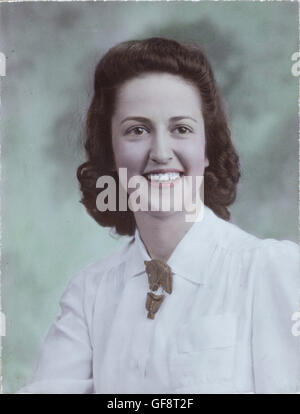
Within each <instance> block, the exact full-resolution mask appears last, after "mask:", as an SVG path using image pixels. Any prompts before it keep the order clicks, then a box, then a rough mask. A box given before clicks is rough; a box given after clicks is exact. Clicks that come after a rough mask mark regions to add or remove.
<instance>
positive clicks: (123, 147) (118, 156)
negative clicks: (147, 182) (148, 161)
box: [113, 140, 142, 177]
mask: <svg viewBox="0 0 300 414" xmlns="http://www.w3.org/2000/svg"><path fill="white" fill-rule="evenodd" d="M113 151H114V157H115V163H116V167H117V169H118V168H127V173H128V176H129V177H131V176H132V175H138V174H139V172H140V170H141V165H142V156H141V154H138V153H139V152H140V151H137V148H136V146H135V145H134V144H132V143H128V142H120V141H119V140H116V141H113Z"/></svg>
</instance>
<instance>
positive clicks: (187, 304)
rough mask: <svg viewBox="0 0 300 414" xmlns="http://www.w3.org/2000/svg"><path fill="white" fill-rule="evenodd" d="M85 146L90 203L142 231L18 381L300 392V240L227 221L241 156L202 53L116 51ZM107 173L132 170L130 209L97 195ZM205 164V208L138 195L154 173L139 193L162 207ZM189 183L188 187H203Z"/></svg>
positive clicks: (159, 46)
mask: <svg viewBox="0 0 300 414" xmlns="http://www.w3.org/2000/svg"><path fill="white" fill-rule="evenodd" d="M85 148H86V153H87V162H85V163H84V164H83V165H81V166H80V167H79V168H78V172H77V175H78V179H79V182H80V185H81V191H82V195H83V197H82V202H83V204H84V205H85V207H86V209H87V211H88V213H89V214H90V215H91V216H92V217H93V218H94V219H95V220H96V221H97V222H98V223H99V224H100V225H102V226H107V227H111V228H113V229H115V231H116V232H117V233H118V234H120V235H128V236H130V239H129V240H128V242H127V243H125V245H124V246H122V247H121V248H119V249H118V250H117V251H116V252H115V253H114V254H113V255H110V256H109V257H107V258H105V259H102V260H101V261H99V262H97V263H94V264H92V265H90V266H88V267H87V268H86V269H84V270H83V271H81V272H79V273H78V275H76V276H75V277H74V278H73V279H72V280H71V281H70V283H69V285H68V287H67V288H66V290H65V292H64V294H63V296H62V299H61V314H60V316H59V317H58V318H57V320H56V321H55V322H54V323H53V325H52V326H51V328H50V330H49V332H48V334H47V337H46V339H45V342H44V345H43V348H42V352H41V355H40V359H39V363H38V367H37V369H36V372H35V375H34V378H33V380H32V383H31V384H30V385H28V386H27V387H25V388H23V389H22V390H20V391H19V392H29V393H248V392H249V393H294V392H297V391H300V387H299V372H300V371H299V368H300V366H299V363H300V361H299V350H300V347H299V337H297V336H295V335H293V334H292V323H293V322H292V315H293V313H295V312H296V311H297V310H298V305H299V303H298V300H299V287H300V286H299V285H300V283H299V255H298V248H297V245H296V244H294V243H292V242H290V241H277V240H273V239H265V240H262V239H259V238H257V237H254V236H252V235H250V234H248V233H246V232H244V231H243V230H241V229H239V228H238V227H236V226H235V225H233V224H231V223H230V221H229V220H230V213H229V211H228V206H229V205H230V204H232V203H233V201H234V200H235V196H236V186H237V183H238V180H239V176H240V173H239V160H238V156H237V154H236V152H235V149H234V147H233V145H232V142H231V138H230V131H229V128H228V125H227V121H226V117H225V115H224V112H223V109H222V105H221V100H220V96H219V93H218V90H217V86H216V82H215V79H214V76H213V73H212V70H211V67H210V65H209V63H208V61H207V58H206V57H205V55H204V54H203V52H202V51H201V50H200V49H199V48H198V47H196V46H192V45H187V44H181V43H178V42H176V41H173V40H168V39H163V38H151V39H145V40H141V41H129V42H124V43H121V44H119V45H117V46H115V47H114V48H112V49H111V50H109V51H108V52H107V53H106V55H105V56H104V57H102V59H101V60H100V62H99V64H98V65H97V68H96V73H95V83H94V97H93V100H92V103H91V106H90V108H89V111H88V116H87V138H86V144H85ZM122 169H123V170H122ZM121 171H126V174H127V177H126V178H125V179H122V180H121V178H120V172H121ZM103 176H106V177H107V176H109V177H111V178H113V181H114V182H115V183H116V185H117V186H118V185H119V181H121V187H122V188H123V190H124V189H126V197H125V201H126V204H127V206H126V207H127V208H126V209H124V208H122V209H121V208H120V205H121V199H120V197H119V195H118V194H119V193H118V192H117V193H116V197H117V208H116V209H115V210H116V211H114V209H113V208H112V209H110V210H107V211H101V208H100V209H99V208H98V207H99V205H98V203H97V200H98V201H99V198H98V197H99V194H100V195H101V191H106V190H104V189H102V190H101V188H100V187H101V186H99V182H98V181H97V180H98V178H99V177H103ZM201 176H204V208H203V209H202V210H201V211H200V210H198V212H197V215H196V217H197V220H194V221H189V220H187V219H186V213H187V212H186V210H185V209H184V208H183V209H181V210H176V209H175V208H174V205H173V204H172V205H171V206H170V208H169V210H167V211H163V210H162V209H161V208H158V209H156V210H155V209H152V208H148V209H141V210H138V211H132V210H133V209H130V208H129V207H130V203H129V200H130V196H131V195H132V194H133V192H134V189H133V188H132V187H130V186H129V185H128V184H129V182H130V180H131V179H132V178H134V177H140V178H141V177H143V178H144V182H145V183H146V187H144V190H143V191H142V192H141V194H140V198H144V199H146V196H147V195H149V190H150V189H153V188H156V189H157V190H158V191H157V192H156V195H155V194H154V195H152V193H151V194H150V198H149V199H148V200H149V201H148V204H147V206H148V207H149V206H150V207H153V205H157V204H156V203H157V201H158V200H157V197H158V198H159V197H162V198H163V197H164V196H165V195H166V194H168V193H167V191H168V190H170V189H173V190H174V191H175V188H178V186H179V185H180V184H182V183H185V182H186V181H187V177H192V178H193V179H195V178H196V177H201ZM112 188H114V187H112ZM186 188H187V191H188V192H190V193H189V194H187V195H186V194H184V195H183V198H184V197H187V196H192V197H194V196H195V193H194V192H193V191H194V190H193V191H192V190H191V188H190V187H188V186H187V187H186ZM197 191H198V190H197ZM102 194H103V193H102ZM107 194H108V198H109V193H107ZM102 201H103V200H102ZM122 203H123V205H124V199H123V201H122ZM102 210H104V209H102Z"/></svg>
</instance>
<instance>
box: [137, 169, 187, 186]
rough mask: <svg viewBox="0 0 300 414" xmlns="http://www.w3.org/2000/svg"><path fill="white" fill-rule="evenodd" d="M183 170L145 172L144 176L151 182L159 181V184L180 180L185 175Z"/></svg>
mask: <svg viewBox="0 0 300 414" xmlns="http://www.w3.org/2000/svg"><path fill="white" fill-rule="evenodd" d="M183 175H184V174H183V172H178V171H169V172H165V173H162V172H159V173H149V174H143V177H145V178H146V179H147V180H148V181H149V182H151V184H152V183H158V184H169V183H173V182H175V181H178V180H180V178H181V177H182V176H183Z"/></svg>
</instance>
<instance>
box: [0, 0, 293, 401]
mask: <svg viewBox="0 0 300 414" xmlns="http://www.w3.org/2000/svg"><path fill="white" fill-rule="evenodd" d="M297 8H298V5H297V4H296V2H294V3H290V2H255V3H253V2H202V1H201V2H199V3H198V2H138V3H136V2H105V3H102V2H78V3H75V2H71V3H70V2H66V3H23V4H22V3H19V4H16V3H7V4H1V5H0V12H1V31H0V36H1V40H0V50H1V51H3V52H4V53H5V54H6V56H7V76H6V77H5V78H3V79H2V83H1V95H2V108H1V133H2V191H3V192H4V197H3V200H2V214H3V228H2V233H3V234H2V246H3V247H2V273H3V274H2V297H3V307H4V311H5V313H6V318H7V320H6V322H7V327H6V328H7V336H6V337H5V338H4V340H3V346H4V354H3V358H4V361H3V362H4V365H3V375H4V392H6V393H11V392H15V391H16V390H17V389H18V388H19V387H21V386H22V385H24V384H25V383H26V381H27V380H28V379H29V377H30V375H31V372H32V369H33V367H34V363H35V359H36V356H37V352H38V349H39V347H40V345H41V340H42V337H43V336H44V335H45V333H46V330H47V329H48V327H49V324H50V323H51V322H52V321H53V319H54V318H55V316H56V315H57V313H58V311H59V307H58V301H59V298H60V296H61V293H62V290H63V289H64V287H65V286H66V283H67V281H68V280H69V278H70V277H71V276H72V275H73V274H74V273H76V272H77V271H78V270H79V269H81V268H83V267H84V266H86V265H87V264H88V263H90V262H92V261H94V260H96V259H98V258H101V257H103V256H104V255H106V254H108V253H109V252H110V251H112V249H114V248H115V246H116V244H118V243H123V242H124V239H123V238H121V239H120V240H116V239H114V238H112V237H111V236H110V235H109V232H108V230H106V229H103V228H101V227H100V226H98V225H97V224H96V223H95V222H94V221H93V220H92V219H91V218H90V217H89V216H88V215H87V214H86V213H85V211H84V208H83V206H82V205H81V204H80V203H79V198H80V194H79V191H78V186H77V182H76V179H75V171H76V167H77V166H78V164H79V162H81V161H83V160H84V154H83V151H82V147H81V144H80V140H81V139H82V137H83V132H82V131H83V119H84V117H85V112H86V109H87V105H88V103H89V100H90V98H91V92H92V79H93V71H94V66H95V64H96V62H97V61H98V59H99V57H100V56H101V55H102V53H103V52H104V51H106V50H107V48H108V47H110V46H112V45H114V44H115V43H117V42H119V41H123V40H127V39H132V38H143V37H148V36H168V37H173V38H176V39H179V40H185V41H193V42H199V43H200V44H201V45H203V46H204V49H205V50H206V52H207V54H208V56H209V58H210V60H211V62H212V66H213V68H214V70H215V73H216V78H217V80H218V82H219V85H220V87H221V89H222V91H223V95H224V98H225V100H226V105H227V113H228V116H229V120H230V125H231V129H232V134H233V140H234V142H235V144H236V146H237V149H238V151H239V153H240V156H241V163H242V179H241V183H240V186H239V193H238V198H237V201H236V203H235V205H234V206H233V207H232V221H233V222H234V223H236V224H238V225H239V226H240V227H241V228H243V229H245V230H246V231H249V232H251V233H253V234H255V235H257V236H260V237H274V238H278V239H289V240H294V241H297V239H298V206H297V201H298V118H297V98H298V94H297V79H296V78H294V77H293V76H292V75H291V55H292V53H293V52H295V51H296V50H297V49H298V46H297V41H298V21H297V19H298V17H297V13H298V12H297Z"/></svg>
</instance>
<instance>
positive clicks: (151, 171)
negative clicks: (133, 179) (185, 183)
mask: <svg viewBox="0 0 300 414" xmlns="http://www.w3.org/2000/svg"><path fill="white" fill-rule="evenodd" d="M172 172H175V173H179V174H184V171H182V170H178V169H176V168H167V169H158V170H150V171H146V172H145V173H144V174H143V176H146V175H149V174H165V173H172Z"/></svg>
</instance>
